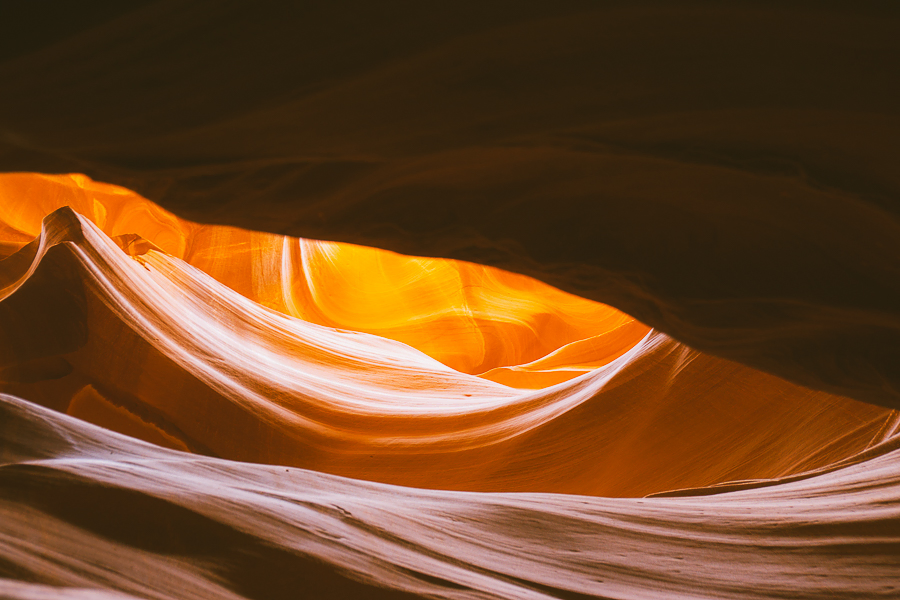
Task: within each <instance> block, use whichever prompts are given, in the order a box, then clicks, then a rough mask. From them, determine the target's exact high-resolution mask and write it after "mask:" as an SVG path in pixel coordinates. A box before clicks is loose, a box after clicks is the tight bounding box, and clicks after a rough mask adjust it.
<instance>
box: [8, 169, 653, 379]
mask: <svg viewBox="0 0 900 600" xmlns="http://www.w3.org/2000/svg"><path fill="white" fill-rule="evenodd" d="M64 206H69V207H71V208H72V209H73V210H74V211H75V212H77V213H78V214H80V215H82V216H84V217H86V218H88V219H89V220H90V221H91V222H93V223H94V224H95V225H96V226H97V227H99V228H100V230H101V231H103V232H104V233H105V234H106V235H108V236H110V237H111V238H114V239H116V240H117V241H118V243H119V245H120V246H121V247H122V248H123V249H124V250H125V251H126V252H128V253H129V254H131V255H133V256H140V255H142V254H144V253H145V252H146V251H147V250H148V249H149V248H150V247H152V246H155V247H157V248H158V249H160V250H162V251H163V252H165V253H166V254H168V255H170V256H172V257H174V258H178V259H181V260H183V261H185V262H186V263H188V264H190V265H192V266H195V267H197V268H199V269H200V270H202V271H204V272H205V273H207V274H209V275H211V276H213V277H214V278H215V279H217V280H218V281H220V282H222V283H224V284H225V285H227V286H229V287H230V288H231V289H233V290H235V291H237V292H238V293H240V294H242V295H243V296H245V297H247V298H249V299H251V300H254V301H256V302H258V303H260V304H262V305H263V306H266V307H269V308H272V309H275V310H277V311H279V312H282V313H285V314H288V315H291V316H294V317H298V318H300V319H303V320H304V321H308V322H311V323H317V324H319V325H324V326H327V327H335V328H338V329H347V330H352V331H361V332H366V333H371V334H374V335H378V336H380V337H385V338H388V339H393V340H397V341H400V342H403V343H405V344H408V345H410V346H412V347H414V348H416V349H418V350H420V351H422V352H424V353H425V354H427V355H429V356H431V357H433V358H435V359H437V360H439V361H440V362H442V363H444V364H446V365H448V366H450V367H452V368H454V369H456V370H458V371H461V372H464V373H470V374H484V376H485V377H486V378H488V379H493V380H495V381H499V382H502V383H504V384H506V385H510V386H514V387H526V388H540V387H545V386H547V385H552V384H554V383H559V382H562V381H566V380H568V379H571V378H573V377H576V376H578V375H581V374H584V373H586V372H588V371H590V370H592V369H594V368H597V367H600V366H603V365H604V364H607V363H608V362H609V361H611V360H612V359H614V358H616V357H618V356H621V355H622V354H623V353H624V352H625V351H627V350H628V349H629V348H630V347H632V346H634V344H636V343H637V342H638V341H639V340H640V339H641V338H642V337H644V336H645V335H646V334H647V332H648V331H649V328H648V327H646V326H645V325H642V324H640V323H638V322H636V321H635V320H634V319H633V318H632V317H629V316H628V315H626V314H624V313H622V312H620V311H618V310H616V309H614V308H612V307H609V306H606V305H603V304H599V303H596V302H592V301H590V300H585V299H583V298H579V297H577V296H573V295H571V294H567V293H565V292H562V291H560V290H558V289H556V288H553V287H551V286H549V285H546V284H544V283H541V282H539V281H536V280H534V279H531V278H529V277H525V276H522V275H516V274H514V273H509V272H506V271H502V270H500V269H495V268H491V267H485V266H481V265H475V264H471V263H464V262H460V261H453V260H446V259H435V258H416V257H408V256H401V255H398V254H395V253H392V252H388V251H385V250H378V249H375V248H365V247H361V246H354V245H351V244H338V243H333V242H321V241H314V240H303V239H297V238H290V237H285V236H279V235H273V234H266V233H257V232H251V231H245V230H242V229H237V228H234V227H224V226H216V225H200V224H196V223H191V222H189V221H185V220H183V219H180V218H178V217H176V216H175V215H173V214H171V213H169V212H167V211H165V210H163V209H162V208H160V207H159V206H157V205H155V204H153V203H152V202H150V201H148V200H146V199H144V198H142V197H140V196H139V195H137V194H135V193H134V192H131V191H129V190H126V189H124V188H121V187H118V186H114V185H109V184H104V183H98V182H95V181H92V180H90V179H89V178H87V177H85V176H83V175H38V174H6V175H2V176H0V256H3V255H9V254H12V253H13V252H15V251H16V250H17V249H19V248H21V247H22V246H24V245H25V244H27V243H28V242H30V241H31V240H32V239H34V238H35V237H36V236H38V235H39V234H40V231H41V222H42V220H43V219H44V217H45V216H47V215H48V214H50V213H51V212H53V211H55V210H57V209H59V208H62V207H64ZM588 339H590V341H583V340H588ZM575 342H577V345H576V346H575V347H573V348H571V349H565V350H563V347H565V346H567V345H568V344H572V343H575Z"/></svg>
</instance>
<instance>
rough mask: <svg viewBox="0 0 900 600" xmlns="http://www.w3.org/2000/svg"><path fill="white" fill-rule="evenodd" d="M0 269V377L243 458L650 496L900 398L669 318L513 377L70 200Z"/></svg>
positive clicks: (795, 462)
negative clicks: (674, 328)
mask: <svg viewBox="0 0 900 600" xmlns="http://www.w3.org/2000/svg"><path fill="white" fill-rule="evenodd" d="M128 240H129V242H128V244H125V246H126V248H130V247H131V248H132V249H133V246H134V245H135V238H133V237H132V238H128ZM0 273H2V275H3V277H4V280H3V281H2V282H0V289H2V290H3V292H2V297H3V299H2V302H0V317H2V319H3V322H4V324H5V326H4V328H3V335H4V339H3V340H2V342H3V343H2V344H0V347H2V348H3V349H4V352H5V356H4V357H3V358H4V361H3V362H4V365H5V368H4V370H3V372H2V375H0V377H2V379H3V381H4V383H3V389H4V390H5V391H7V392H9V393H14V394H18V395H21V396H23V397H27V398H29V399H32V400H34V401H38V402H41V403H43V404H44V405H46V406H50V407H53V408H56V409H57V410H61V411H65V412H68V413H69V414H70V415H74V416H78V417H80V418H83V419H86V420H88V421H92V422H94V423H97V424H101V425H103V426H105V427H108V428H111V429H114V430H118V431H122V432H124V433H128V434H130V435H136V436H138V437H142V438H144V439H147V440H149V441H153V442H155V443H160V444H163V445H167V446H169V447H173V448H178V449H181V450H189V451H193V452H199V453H204V454H209V455H214V456H219V457H224V458H229V459H234V460H244V461H253V462H261V463H269V464H284V465H291V466H297V467H303V468H310V469H316V470H319V471H324V472H329V473H335V474H340V475H344V476H349V477H357V478H362V479H368V480H377V481H383V482H388V483H394V484H402V485H413V486H419V487H427V488H442V489H463V490H482V491H546V492H565V493H578V494H593V495H605V496H642V495H646V494H651V493H657V492H663V491H666V490H671V489H676V488H692V487H700V486H708V485H712V484H718V483H723V482H726V481H729V480H745V479H767V478H773V477H782V476H786V475H790V474H794V473H798V472H802V471H807V470H810V469H814V468H819V467H825V466H827V465H829V464H832V463H835V462H837V461H839V460H842V459H844V458H847V457H848V456H852V455H854V454H856V453H858V452H861V451H863V450H865V449H866V448H867V447H870V446H872V445H873V444H877V443H879V442H880V441H882V439H884V438H885V437H889V436H890V435H891V434H892V433H893V428H894V426H895V424H894V421H895V412H894V411H891V410H888V409H884V408H880V407H877V406H871V405H866V404H863V403H859V402H857V401H854V400H850V399H847V398H842V397H838V396H831V395H828V394H825V393H822V392H813V391H810V390H807V389H804V388H800V387H798V386H795V385H793V384H790V383H788V382H785V381H783V380H780V379H778V378H775V377H773V376H770V375H767V374H765V373H762V372H759V371H755V370H753V369H749V368H747V367H743V366H741V365H738V364H736V363H731V362H728V361H724V360H721V359H718V358H714V357H711V356H708V355H704V354H702V353H699V352H696V351H694V350H691V349H689V348H686V347H685V346H683V345H681V344H679V343H677V342H675V341H673V340H671V339H670V338H668V337H667V336H665V335H663V334H660V333H658V332H650V333H648V334H646V335H645V336H644V337H643V338H641V339H639V340H638V341H637V343H635V344H634V345H633V346H632V347H631V348H630V349H628V350H627V351H626V352H625V353H624V354H622V355H621V356H619V357H618V358H615V359H613V360H611V361H610V362H608V364H606V365H605V366H602V367H599V368H597V369H594V370H592V371H590V372H588V373H586V374H584V375H581V376H579V377H576V378H575V379H571V380H569V381H567V382H563V383H559V384H556V385H552V386H550V387H546V388H543V389H539V390H528V389H518V388H511V387H508V386H506V385H502V384H499V383H496V382H493V381H489V380H486V379H484V378H480V377H476V376H472V375H468V374H465V373H461V372H459V371H456V370H454V369H451V368H449V367H447V366H445V365H443V364H441V363H439V362H437V361H436V360H434V359H432V358H430V357H428V356H426V355H424V354H422V353H421V352H419V351H417V350H415V349H413V348H411V347H409V346H407V345H405V344H401V343H398V342H395V341H392V340H387V339H385V338H380V337H376V336H372V335H368V334H365V333H358V332H352V331H346V330H338V329H333V328H328V327H322V326H319V325H316V324H312V323H308V322H305V321H303V320H300V319H297V318H295V317H291V316H290V315H285V314H282V313H279V312H276V311H274V310H271V309H267V308H265V307H263V306H261V305H259V304H258V303H255V302H253V301H251V300H249V299H248V298H245V297H244V296H241V295H240V294H238V293H236V292H235V291H233V290H232V289H230V288H229V287H227V286H225V285H224V284H222V283H221V282H219V281H216V280H214V279H212V278H211V277H209V276H208V275H206V274H205V273H203V272H202V271H199V270H197V269H196V268H194V267H192V266H190V265H188V264H187V263H185V262H184V261H181V260H180V259H177V258H175V257H172V256H170V255H168V254H166V253H165V252H162V251H160V250H156V249H154V248H153V247H151V246H146V247H145V248H144V251H143V252H142V253H140V254H137V255H129V254H128V253H126V252H125V251H123V250H122V247H120V245H119V244H116V243H114V242H113V241H112V240H111V239H110V238H108V237H107V236H106V235H105V234H104V233H103V232H102V231H100V230H99V229H98V228H97V227H96V226H95V225H94V224H93V223H92V222H91V221H89V220H88V219H86V218H84V217H81V216H79V215H78V214H77V213H75V212H73V211H72V210H71V209H67V208H64V209H60V210H58V211H56V212H55V213H53V214H52V215H50V216H49V217H47V219H45V220H44V224H43V229H42V233H41V235H40V236H39V237H38V238H37V239H35V240H34V241H33V242H31V243H30V244H29V245H27V246H25V247H24V248H22V249H21V250H19V251H18V252H17V253H15V254H13V255H12V256H10V257H9V258H7V259H6V260H5V261H4V262H2V263H0ZM602 354H603V353H602V352H601V355H602Z"/></svg>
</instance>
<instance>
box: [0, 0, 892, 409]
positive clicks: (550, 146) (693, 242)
mask: <svg viewBox="0 0 900 600" xmlns="http://www.w3.org/2000/svg"><path fill="white" fill-rule="evenodd" d="M22 10H23V11H24V12H26V13H28V12H29V10H28V9H22ZM32 10H33V11H35V12H36V13H37V14H38V16H36V20H37V21H38V23H40V21H41V20H43V21H46V20H50V19H51V16H49V15H47V12H48V11H44V10H42V9H38V8H34V9H32ZM98 10H99V9H98ZM123 13H124V14H123ZM898 13H900V11H898V10H897V7H896V3H893V2H889V1H888V2H881V1H877V0H860V1H859V2H853V3H852V5H851V4H848V3H845V2H827V1H825V2H816V3H810V2H806V1H804V0H786V1H784V2H777V3H775V2H768V1H766V0H756V1H749V0H741V1H736V2H729V4H728V6H727V7H724V6H722V5H721V3H710V2H702V1H701V2H696V3H694V2H692V3H690V4H680V3H678V4H673V3H670V2H663V3H659V2H647V1H642V2H628V3H620V2H604V3H595V2H582V1H580V0H566V1H563V2H553V3H552V4H548V3H531V2H528V3H524V4H523V3H522V2H508V1H506V0H502V1H492V2H487V3H485V2H481V1H479V2H474V1H462V2H453V3H449V4H446V5H444V6H441V7H433V6H425V5H421V4H420V3H416V2H411V1H407V0H392V1H391V2H381V3H378V5H377V7H376V6H372V5H371V4H370V3H368V2H360V1H355V2H340V3H311V4H309V3H307V4H303V5H296V6H295V5H293V4H290V3H284V2H266V1H264V2H256V3H254V4H253V5H249V4H247V5H244V4H240V3H236V4H228V3H221V2H217V1H213V0H206V1H202V2H192V3H191V4H190V5H185V4H182V3H179V2H166V1H162V2H152V3H147V4H146V5H144V6H143V7H142V8H138V9H135V10H130V11H126V10H125V9H123V8H122V7H121V6H119V7H113V8H111V9H108V11H107V13H103V11H99V14H98V15H94V16H91V15H90V14H88V15H87V16H81V17H77V18H70V19H69V23H66V24H64V25H61V26H59V28H60V29H62V31H61V32H57V33H56V34H55V37H54V34H53V29H52V28H50V27H49V26H44V25H40V26H38V27H35V28H34V29H37V30H39V31H42V30H47V32H45V33H42V35H36V36H35V39H30V38H29V37H28V36H27V35H24V34H22V33H19V32H17V31H16V26H15V25H10V29H12V31H10V32H9V34H10V38H11V39H13V40H15V39H17V37H19V36H21V37H24V38H26V39H24V40H22V41H20V42H19V45H18V46H15V45H13V48H12V49H11V50H10V51H8V52H7V53H6V56H8V57H9V58H8V59H7V60H6V61H4V62H3V63H0V82H3V85H4V86H5V90H7V91H6V93H3V94H0V131H2V135H0V161H2V168H4V169H5V170H9V171H12V170H19V171H44V172H82V173H87V174H88V175H90V176H91V177H93V178H94V179H97V180H102V181H108V182H112V183H118V184H121V185H124V186H126V187H128V188H130V189H134V190H137V191H138V192H140V193H142V194H143V195H145V196H146V197H148V198H150V199H152V200H154V201H157V202H159V203H161V204H162V205H163V206H165V207H167V208H169V209H171V210H173V211H175V212H176V213H178V214H181V215H184V216H187V217H189V218H193V219H195V220H198V221H202V222H222V223H229V224H232V225H238V226H242V227H246V228H249V229H255V230H263V231H273V232H276V233H289V234H292V235H297V236H301V237H306V238H315V239H328V240H337V241H347V242H353V243H357V244H363V245H367V246H376V247H382V248H388V249H392V250H396V251H400V252H403V253H406V254H414V255H419V256H443V257H448V258H458V259H463V260H469V261H473V262H478V263H482V264H492V265H496V266H500V267H502V268H504V269H506V270H509V271H514V272H519V273H525V274H528V275H532V276H534V277H536V278H538V279H541V280H544V281H547V282H549V283H551V284H552V285H554V286H556V287H559V288H561V289H564V290H567V291H569V292H574V293H576V294H578V295H580V296H584V297H588V298H592V299H595V300H598V301H601V302H605V303H608V304H611V305H613V306H615V307H617V308H619V309H621V310H623V311H625V312H626V313H628V314H630V315H634V316H635V317H637V318H638V319H639V320H640V321H642V322H644V323H647V324H649V325H651V326H653V327H656V328H659V329H660V330H662V331H664V332H666V333H667V334H669V335H672V336H673V337H675V338H676V339H678V340H680V341H682V342H684V343H687V344H689V345H690V346H691V347H694V348H697V349H700V350H703V351H707V352H710V353H713V354H716V355H718V356H722V357H725V358H729V359H733V360H737V361H739V362H743V363H745V364H749V365H751V366H754V367H757V368H762V369H764V370H767V371H769V372H772V373H775V374H777V375H780V376H783V377H787V378H789V379H791V380H793V381H796V382H798V383H801V384H804V385H807V386H811V387H815V388H817V389H823V390H827V391H831V392H833V393H838V394H843V395H849V396H852V397H855V398H858V399H863V400H867V401H872V402H877V403H881V404H883V405H887V406H893V407H898V406H900V404H898V402H900V401H898V398H900V392H898V389H900V375H898V373H900V370H898V369H897V368H896V364H897V363H898V361H900V325H898V323H900V312H898V311H900V309H898V307H900V289H898V283H897V282H898V281H900V278H898V275H900V263H898V256H900V241H898V240H900V225H898V203H897V198H898V190H900V181H898V179H897V169H896V164H897V162H898V160H900V145H898V143H897V140H898V139H900V112H898V111H900V109H898V107H900V86H898V83H897V77H896V73H897V72H900V36H898V35H897V34H896V32H897V30H898V28H900V15H898ZM113 17H115V18H113ZM92 19H93V21H92ZM109 19H111V20H109ZM9 22H10V23H15V22H16V21H15V20H14V19H12V20H9ZM41 40H44V41H43V43H41Z"/></svg>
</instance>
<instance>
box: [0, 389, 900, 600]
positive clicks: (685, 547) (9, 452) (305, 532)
mask: <svg viewBox="0 0 900 600" xmlns="http://www.w3.org/2000/svg"><path fill="white" fill-rule="evenodd" d="M896 446H897V444H896V440H894V441H893V442H889V443H887V444H882V445H881V446H880V447H878V448H875V449H873V451H872V452H870V456H868V457H867V459H866V460H864V461H862V462H858V463H856V464H853V462H852V461H851V462H850V463H849V464H847V465H844V466H843V467H842V468H839V469H836V470H834V471H832V472H829V473H824V474H819V475H816V476H812V477H807V478H803V479H801V480H799V481H793V482H783V483H777V482H774V483H775V484H774V485H770V486H768V487H761V488H757V489H749V490H744V491H734V492H728V493H722V494H718V495H712V496H700V497H687V498H646V499H608V498H595V497H587V496H574V495H557V494H490V493H471V492H468V493H467V492H448V491H430V490H421V489H412V488H404V487H396V486H390V485H383V484H378V483H368V482H363V481H359V480H352V479H345V478H342V477H335V476H331V475H325V474H321V473H315V472H311V471H308V470H303V469H292V468H285V467H278V466H266V465H251V464H246V463H239V462H231V461H226V460H220V459H214V458H205V457H198V456H194V455H189V454H185V453H182V452H177V451H173V450H166V449H163V448H159V447H156V446H152V445H148V444H145V443H142V442H139V441H135V440H132V439H129V438H126V437H123V436H120V435H117V434H115V433H112V432H109V431H105V430H102V429H99V428H97V427H94V426H91V425H89V424H86V423H84V422H82V421H78V420H75V419H72V418H71V417H67V416H65V415H60V414H59V413H55V412H51V411H48V410H46V409H42V408H40V407H37V406H35V405H34V404H31V403H28V402H25V401H22V400H19V399H16V398H13V397H10V396H0V515H2V517H3V518H0V557H2V560H0V575H2V576H5V577H14V578H16V579H18V580H20V581H19V582H13V581H10V580H7V579H0V594H2V595H4V596H5V597H9V598H15V599H22V600H26V599H27V600H33V599H35V598H42V597H54V598H83V597H91V598H104V600H105V599H107V598H109V599H113V598H115V599H118V598H125V597H127V598H132V597H134V598H156V599H169V598H172V599H174V598H179V599H182V598H196V599H198V600H199V599H201V598H202V599H203V600H209V599H218V598H222V599H228V600H237V599H239V598H268V599H278V598H293V597H296V596H297V595H298V594H299V595H302V596H303V597H306V598H322V599H325V598H359V597H365V598H384V599H387V598H391V599H393V598H398V599H400V598H413V597H429V598H454V599H474V598H516V599H522V598H527V599H533V600H539V599H547V600H549V599H551V598H555V599H560V598H566V599H581V598H585V599H586V598H627V599H637V598H647V597H658V596H660V595H663V596H665V597H668V598H681V597H684V598H687V597H690V598H748V599H749V598H781V597H784V598H787V597H790V598H825V597H835V596H837V597H855V598H892V597H893V598H895V597H897V594H898V580H897V573H896V565H897V557H898V553H900V530H898V528H897V523H898V522H900V450H897V449H896ZM48 586H56V587H48ZM123 594H124V595H123Z"/></svg>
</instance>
